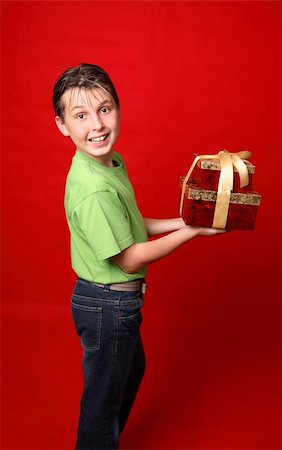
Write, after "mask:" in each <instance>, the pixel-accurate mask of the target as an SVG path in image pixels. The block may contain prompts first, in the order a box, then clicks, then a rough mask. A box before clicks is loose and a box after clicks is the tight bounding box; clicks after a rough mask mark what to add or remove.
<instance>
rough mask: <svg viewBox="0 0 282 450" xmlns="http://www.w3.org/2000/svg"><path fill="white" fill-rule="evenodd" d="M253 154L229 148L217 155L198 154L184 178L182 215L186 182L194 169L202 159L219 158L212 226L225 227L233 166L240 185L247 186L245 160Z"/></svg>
mask: <svg viewBox="0 0 282 450" xmlns="http://www.w3.org/2000/svg"><path fill="white" fill-rule="evenodd" d="M251 156H252V154H251V152H249V151H242V152H238V153H229V152H228V151H227V150H222V151H221V152H219V153H218V154H217V155H200V156H196V158H195V159H194V161H193V163H192V165H191V167H190V169H189V171H188V173H187V175H186V177H185V178H184V180H183V185H182V193H181V200H180V208H179V214H180V216H181V215H182V210H183V203H184V195H185V188H186V184H187V183H188V180H189V178H190V176H191V174H192V172H193V170H194V167H195V166H196V164H197V163H198V161H200V160H203V159H211V160H214V159H218V160H219V163H220V168H221V172H220V177H219V182H218V190H217V199H216V203H215V211H214V217H213V224H212V227H213V228H220V229H225V227H226V222H227V216H228V209H229V203H230V195H231V190H232V188H233V178H234V172H233V166H234V167H235V168H236V169H237V171H238V173H239V178H240V187H244V186H247V185H248V184H249V174H248V169H247V167H246V164H245V162H244V160H245V159H247V158H250V157H251Z"/></svg>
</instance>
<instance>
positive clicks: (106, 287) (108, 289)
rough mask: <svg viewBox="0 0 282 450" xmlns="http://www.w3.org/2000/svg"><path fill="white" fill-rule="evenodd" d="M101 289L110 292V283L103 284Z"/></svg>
mask: <svg viewBox="0 0 282 450" xmlns="http://www.w3.org/2000/svg"><path fill="white" fill-rule="evenodd" d="M103 289H104V291H105V292H110V290H111V285H110V284H104V287H103Z"/></svg>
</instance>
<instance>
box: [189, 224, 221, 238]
mask: <svg viewBox="0 0 282 450" xmlns="http://www.w3.org/2000/svg"><path fill="white" fill-rule="evenodd" d="M186 227H188V228H190V229H192V230H195V231H197V236H214V235H216V234H223V233H226V230H219V229H218V228H204V227H192V226H191V225H186Z"/></svg>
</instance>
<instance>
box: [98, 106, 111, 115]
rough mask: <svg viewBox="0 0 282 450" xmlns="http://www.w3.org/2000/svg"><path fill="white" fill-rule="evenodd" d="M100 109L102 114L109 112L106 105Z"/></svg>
mask: <svg viewBox="0 0 282 450" xmlns="http://www.w3.org/2000/svg"><path fill="white" fill-rule="evenodd" d="M100 111H101V113H102V114H107V113H109V112H110V108H109V107H108V106H104V107H103V108H101V110H100Z"/></svg>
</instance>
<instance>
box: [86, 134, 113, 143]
mask: <svg viewBox="0 0 282 450" xmlns="http://www.w3.org/2000/svg"><path fill="white" fill-rule="evenodd" d="M109 134H110V133H108V134H104V135H103V136H99V137H95V138H94V137H93V138H91V139H88V141H89V142H102V141H104V140H105V139H107V137H108V136H109Z"/></svg>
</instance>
